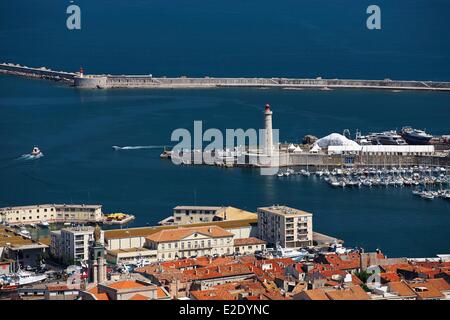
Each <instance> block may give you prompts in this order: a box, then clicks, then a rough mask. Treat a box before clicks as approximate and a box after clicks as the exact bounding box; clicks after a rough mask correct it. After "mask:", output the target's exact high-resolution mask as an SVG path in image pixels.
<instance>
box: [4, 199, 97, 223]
mask: <svg viewBox="0 0 450 320" xmlns="http://www.w3.org/2000/svg"><path fill="white" fill-rule="evenodd" d="M0 220H1V221H3V222H4V223H8V224H11V225H13V224H30V223H41V222H44V221H46V222H50V223H51V222H67V221H73V222H97V221H101V220H102V206H101V205H85V204H38V205H31V206H19V207H4V208H0Z"/></svg>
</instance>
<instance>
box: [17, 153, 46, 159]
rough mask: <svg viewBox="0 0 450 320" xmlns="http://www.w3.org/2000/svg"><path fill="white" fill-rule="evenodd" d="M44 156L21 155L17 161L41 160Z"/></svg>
mask: <svg viewBox="0 0 450 320" xmlns="http://www.w3.org/2000/svg"><path fill="white" fill-rule="evenodd" d="M43 156H44V154H43V153H40V154H37V155H32V154H29V153H28V154H23V155H21V156H20V157H19V158H17V160H22V161H29V160H36V159H39V158H42V157H43Z"/></svg>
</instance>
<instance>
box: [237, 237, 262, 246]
mask: <svg viewBox="0 0 450 320" xmlns="http://www.w3.org/2000/svg"><path fill="white" fill-rule="evenodd" d="M266 243H267V242H266V241H264V240H261V239H258V238H255V237H250V238H242V239H234V245H235V246H247V245H249V246H250V245H256V244H266Z"/></svg>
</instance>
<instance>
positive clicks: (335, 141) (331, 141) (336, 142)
mask: <svg viewBox="0 0 450 320" xmlns="http://www.w3.org/2000/svg"><path fill="white" fill-rule="evenodd" d="M314 146H319V147H320V148H328V147H329V146H350V147H359V144H357V143H356V142H355V141H353V140H350V139H348V138H346V137H344V136H343V135H342V134H339V133H332V134H329V135H327V136H325V137H323V138H320V139H319V140H317V141H316V142H315V143H314Z"/></svg>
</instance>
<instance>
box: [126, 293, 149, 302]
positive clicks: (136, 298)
mask: <svg viewBox="0 0 450 320" xmlns="http://www.w3.org/2000/svg"><path fill="white" fill-rule="evenodd" d="M129 300H150V299H149V297H146V296H144V295H142V294H139V293H138V294H135V295H134V296H132V297H131V298H130V299H129Z"/></svg>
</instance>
